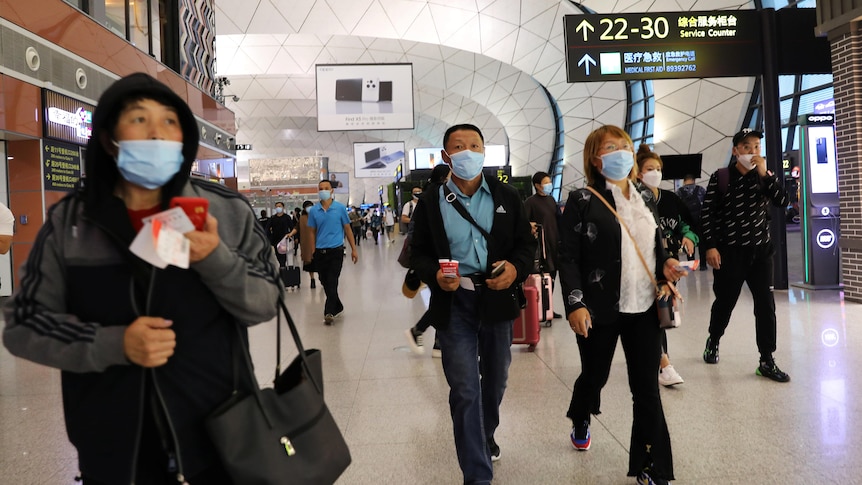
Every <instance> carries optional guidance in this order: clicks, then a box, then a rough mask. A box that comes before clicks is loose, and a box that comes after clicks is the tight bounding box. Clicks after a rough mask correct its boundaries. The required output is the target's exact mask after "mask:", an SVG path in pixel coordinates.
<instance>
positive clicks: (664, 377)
mask: <svg viewBox="0 0 862 485" xmlns="http://www.w3.org/2000/svg"><path fill="white" fill-rule="evenodd" d="M683 382H685V381H683V380H682V376H680V375H679V373H678V372H677V371H676V369H674V368H673V366H672V365H670V364H668V365H667V367H665V368H663V369H661V370H659V371H658V383H659V384H661V385H663V386H665V387H670V386H675V385H677V384H682V383H683Z"/></svg>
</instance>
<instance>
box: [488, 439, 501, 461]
mask: <svg viewBox="0 0 862 485" xmlns="http://www.w3.org/2000/svg"><path fill="white" fill-rule="evenodd" d="M488 449H489V450H490V451H491V461H498V460H499V459H500V447H499V446H498V445H497V442H496V441H494V437H493V436H492V437H490V438H488Z"/></svg>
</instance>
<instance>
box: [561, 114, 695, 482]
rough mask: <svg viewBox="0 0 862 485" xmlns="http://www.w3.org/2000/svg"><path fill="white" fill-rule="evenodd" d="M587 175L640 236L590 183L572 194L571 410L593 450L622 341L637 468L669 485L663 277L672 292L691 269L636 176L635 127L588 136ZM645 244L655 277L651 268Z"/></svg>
mask: <svg viewBox="0 0 862 485" xmlns="http://www.w3.org/2000/svg"><path fill="white" fill-rule="evenodd" d="M584 174H585V175H586V177H587V183H588V186H589V187H591V188H592V189H594V190H595V191H596V192H597V193H598V194H601V196H602V197H603V198H604V199H605V200H606V201H607V202H608V203H609V204H610V205H611V206H613V207H615V209H616V211H617V213H618V214H619V218H620V219H621V220H622V221H623V222H624V223H625V225H626V226H627V227H628V229H629V231H630V232H631V237H629V235H628V233H627V232H626V230H625V228H624V227H622V225H621V224H620V222H619V221H618V220H617V217H616V216H615V215H614V214H613V212H611V210H610V209H608V208H607V207H606V206H605V204H604V203H603V202H602V200H601V199H600V198H599V196H597V195H594V193H593V192H591V191H590V190H589V189H586V188H585V189H579V190H575V191H572V192H571V194H569V199H568V202H567V203H566V208H565V210H564V212H563V217H562V219H561V220H560V238H561V246H560V259H561V264H560V268H559V269H560V281H561V283H562V289H563V298H564V302H565V308H566V316H567V318H568V321H569V325H570V326H571V328H572V330H573V331H574V332H575V334H577V339H578V349H579V352H580V357H581V375H580V376H579V377H578V379H577V380H576V381H575V385H574V390H573V393H572V401H571V404H570V406H569V411H568V413H567V416H568V417H569V418H570V419H571V420H572V424H573V426H572V431H571V435H570V439H571V442H572V445H573V446H574V447H575V449H577V450H579V451H586V450H588V449H589V448H590V445H591V442H592V437H591V435H590V415H591V414H599V411H600V409H599V403H600V395H601V390H602V387H604V385H605V384H606V383H607V380H608V375H609V373H610V368H611V361H612V359H613V355H614V350H615V348H616V345H617V339H620V340H621V341H622V346H623V351H624V352H625V356H626V367H627V369H628V376H629V387H630V389H631V392H632V400H633V405H632V407H633V416H634V419H633V423H632V436H631V447H630V450H629V469H628V475H629V476H636V477H637V481H638V483H642V484H665V483H667V482H668V480H673V459H672V455H671V445H670V435H669V433H668V429H667V423H666V422H665V418H664V411H663V410H662V405H661V397H660V396H659V390H658V379H657V377H656V373H655V369H656V367H657V366H658V364H659V356H660V355H661V331H660V329H659V326H658V315H657V312H656V308H655V298H656V288H655V286H654V284H653V278H655V279H656V280H659V281H660V285H659V288H660V294H661V295H662V296H664V295H667V294H669V292H670V291H671V289H670V288H669V287H668V286H667V285H666V284H661V282H662V281H667V280H670V281H676V280H678V279H679V278H681V277H682V276H684V275H685V274H686V273H685V272H684V271H677V269H676V267H677V266H678V264H679V262H678V261H677V260H675V259H673V258H670V257H669V256H668V255H667V254H666V253H665V251H664V250H663V248H662V245H661V241H660V234H659V232H658V230H657V229H658V224H657V215H656V207H655V200H654V198H651V197H649V195H642V194H641V193H640V192H638V190H636V189H635V186H634V185H633V183H632V181H633V180H634V176H635V174H636V171H635V169H634V149H633V145H632V140H631V138H630V137H629V135H628V134H627V133H626V132H625V131H623V130H622V129H620V128H618V127H616V126H602V127H600V128H598V129H596V130H595V131H593V132H592V133H591V134H590V135H589V136H588V137H587V140H586V142H585V143H584ZM632 238H633V239H634V241H633V240H632ZM635 244H637V247H638V248H639V249H640V252H641V253H642V255H643V257H644V259H645V260H646V265H647V266H648V267H649V268H653V269H654V271H653V272H654V275H650V274H649V273H647V270H646V268H645V267H644V264H643V263H642V262H641V260H640V257H639V256H638V254H637V250H636V249H635Z"/></svg>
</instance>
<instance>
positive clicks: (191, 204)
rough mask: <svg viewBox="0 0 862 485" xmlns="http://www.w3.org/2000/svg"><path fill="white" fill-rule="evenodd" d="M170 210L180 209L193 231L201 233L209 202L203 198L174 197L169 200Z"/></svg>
mask: <svg viewBox="0 0 862 485" xmlns="http://www.w3.org/2000/svg"><path fill="white" fill-rule="evenodd" d="M170 206H171V208H174V207H182V209H183V212H185V213H186V215H187V216H188V218H189V219H190V220H191V221H192V224H194V225H195V229H197V230H198V231H202V230H203V228H204V223H205V222H206V221H207V211H208V210H209V206H210V202H209V201H208V200H207V199H204V198H203V197H174V198H173V199H171V203H170Z"/></svg>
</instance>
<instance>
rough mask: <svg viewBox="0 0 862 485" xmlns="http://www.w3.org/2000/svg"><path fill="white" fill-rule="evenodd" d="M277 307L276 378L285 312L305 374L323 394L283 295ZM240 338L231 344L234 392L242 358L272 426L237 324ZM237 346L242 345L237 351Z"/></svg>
mask: <svg viewBox="0 0 862 485" xmlns="http://www.w3.org/2000/svg"><path fill="white" fill-rule="evenodd" d="M277 308H278V310H280V311H279V313H277V315H276V351H277V353H276V357H275V369H276V371H275V376H276V378H277V377H278V376H279V374H280V373H281V314H282V313H284V316H285V319H286V320H287V324H288V326H289V327H290V333H291V335H292V336H293V342H294V344H296V348H297V349H298V350H299V357H300V359H301V360H302V366H303V367H304V368H305V374H306V376H307V377H308V380H310V381H311V383H312V384H313V385H314V388H315V389H316V390H317V392H318V393H320V394H323V392H322V390H321V389H323V388H322V387H321V386H322V384H323V383H318V382H317V381H315V380H314V373H313V372H311V366H309V365H308V359H307V358H306V356H305V348H304V347H303V345H302V339H301V338H300V337H299V331H298V330H297V329H296V324H295V323H294V322H293V318H291V316H290V312H289V311H288V310H287V306H286V305H285V304H284V300H283V297H282V296H279V297H278V304H277ZM235 327H236V332H237V336H238V339H237V340H235V341H233V345H231V349H232V352H231V354H232V356H231V359H232V361H233V369H234V392H236V391H237V390H238V388H239V377H238V376H239V372H240V368H241V367H242V363H241V362H240V361H241V360H243V361H245V362H244V363H245V369H246V371H248V375H249V376H250V377H251V392H252V394H254V398H255V401H257V406H258V408H260V412H261V413H262V414H263V417H264V419H265V420H266V423H267V425H268V426H270V427H272V419H271V418H270V417H269V414H267V412H266V407H265V406H264V405H263V403H262V402H261V397H260V396H261V392H260V385H259V384H258V383H257V378H256V377H255V375H254V368H253V367H252V365H251V353H250V351H249V348H248V347H249V346H248V345H242V344H243V343H245V339H244V338H243V334H242V330H241V329H240V326H239V324H237V325H235ZM237 347H240V348H239V349H238V350H239V352H237Z"/></svg>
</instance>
